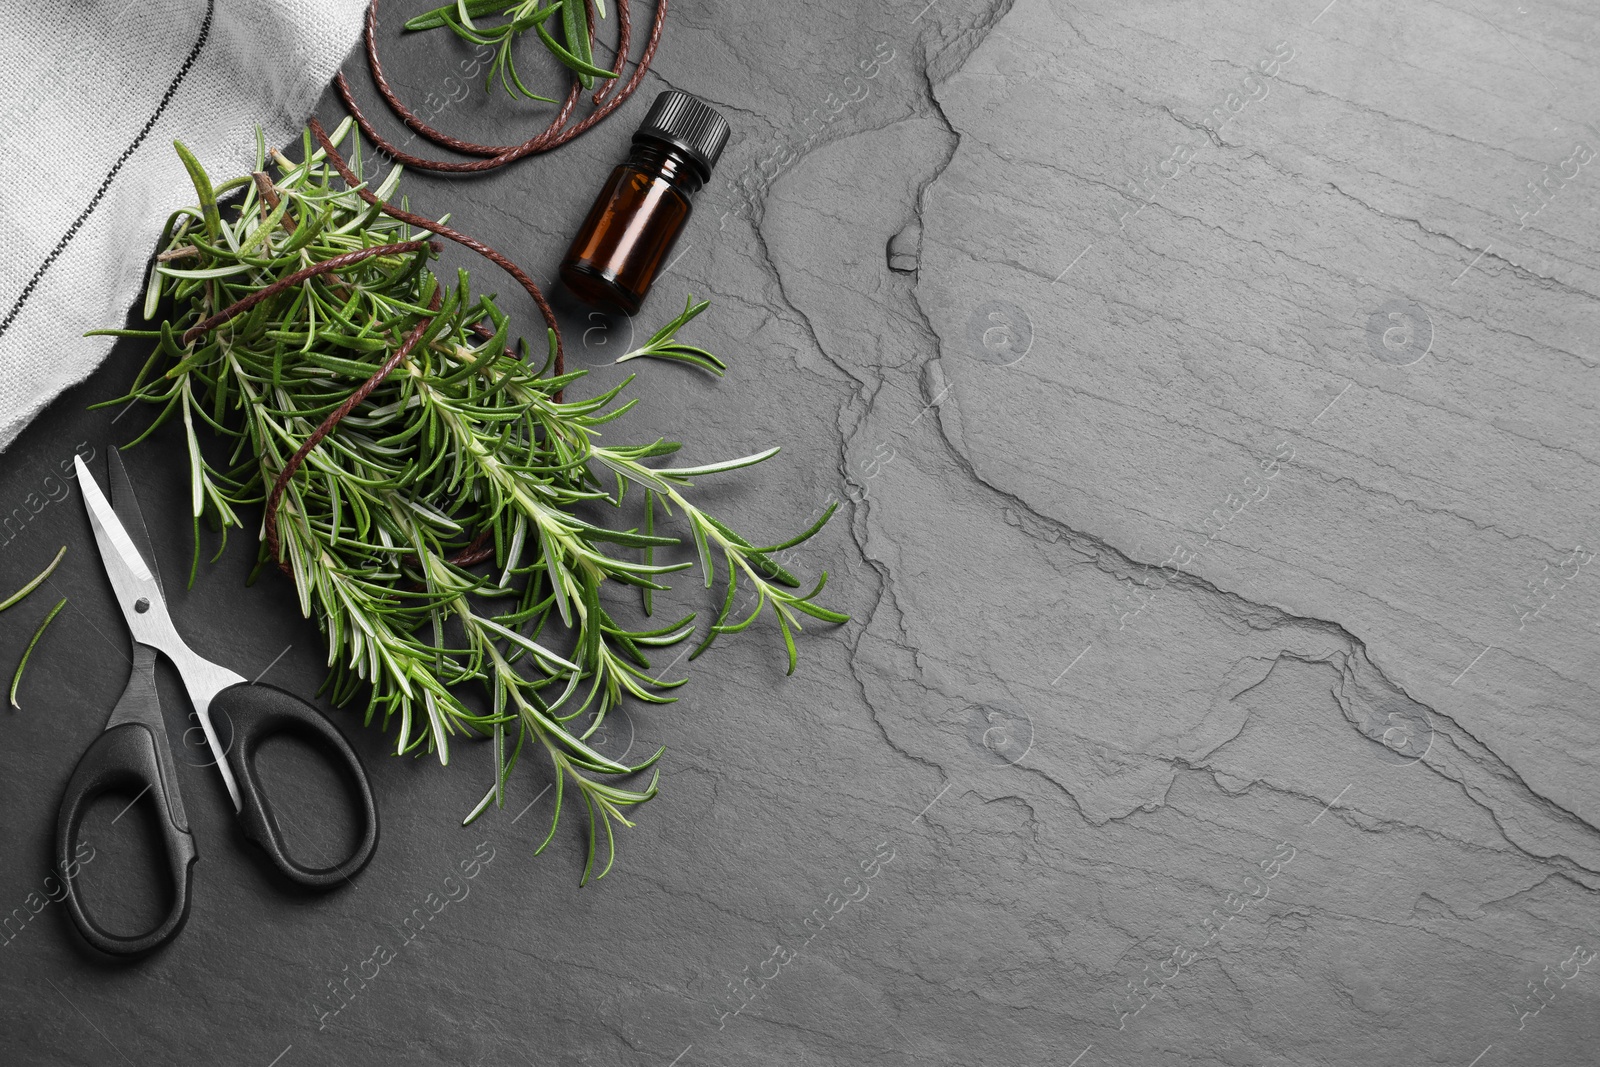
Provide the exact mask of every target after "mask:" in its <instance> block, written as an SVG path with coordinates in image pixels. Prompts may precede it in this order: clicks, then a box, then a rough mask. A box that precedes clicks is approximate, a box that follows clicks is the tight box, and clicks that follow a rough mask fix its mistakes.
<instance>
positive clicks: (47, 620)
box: [11, 556, 67, 711]
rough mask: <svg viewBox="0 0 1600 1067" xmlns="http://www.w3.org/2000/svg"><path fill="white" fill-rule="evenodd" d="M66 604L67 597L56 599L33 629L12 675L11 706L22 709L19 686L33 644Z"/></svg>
mask: <svg viewBox="0 0 1600 1067" xmlns="http://www.w3.org/2000/svg"><path fill="white" fill-rule="evenodd" d="M60 558H61V557H60V556H57V557H56V559H57V560H59V559H60ZM66 606H67V598H66V597H62V598H61V599H60V600H58V601H56V606H55V607H53V608H51V609H50V614H48V615H46V616H45V617H44V622H41V623H40V624H39V628H38V629H37V630H35V631H33V640H32V641H29V642H28V647H27V648H26V649H24V650H23V653H22V661H21V662H20V663H18V664H17V673H15V674H13V675H12V676H11V706H12V707H13V708H16V709H17V710H18V711H21V710H22V705H21V704H18V703H17V687H18V686H20V685H21V684H22V671H23V669H24V668H25V667H27V665H28V657H29V656H31V655H33V646H34V645H37V644H38V643H39V638H41V637H43V636H44V631H45V627H47V626H49V625H50V622H51V620H52V619H54V618H55V617H56V616H57V615H59V614H60V613H61V609H62V608H64V607H66Z"/></svg>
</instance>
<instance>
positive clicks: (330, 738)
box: [211, 682, 378, 889]
mask: <svg viewBox="0 0 1600 1067" xmlns="http://www.w3.org/2000/svg"><path fill="white" fill-rule="evenodd" d="M211 709H212V711H213V712H215V711H221V712H222V713H223V714H225V715H227V716H228V718H229V719H230V720H232V722H233V744H232V746H231V747H230V748H229V749H228V766H229V767H230V768H232V770H233V777H234V780H235V781H236V782H237V783H238V785H239V801H240V803H241V804H242V805H243V806H242V807H241V808H240V810H239V822H240V823H241V825H242V826H243V828H244V836H245V837H247V838H249V839H250V840H251V841H254V842H255V843H256V844H258V845H260V846H261V849H262V851H263V852H265V853H266V854H267V858H268V859H270V860H272V864H273V866H275V867H277V868H278V870H280V871H282V872H283V874H284V875H285V876H286V877H288V878H289V879H290V880H291V881H293V882H297V883H299V884H300V885H303V886H306V887H308V888H311V889H332V888H334V887H336V886H339V885H342V884H343V883H345V882H347V881H348V880H349V879H350V878H351V877H353V876H354V875H355V874H356V873H357V872H358V871H360V870H361V868H363V867H365V866H366V865H367V861H368V860H370V859H372V854H373V852H375V851H376V850H377V848H378V808H377V805H376V804H374V803H373V800H372V785H371V783H369V782H368V781H367V772H366V770H365V769H364V768H363V767H362V766H361V760H360V759H359V758H358V757H357V756H356V752H355V749H353V748H351V747H350V742H348V741H346V740H345V739H344V734H342V733H340V732H339V728H338V727H336V726H334V725H333V723H331V722H329V721H328V720H327V718H326V717H325V716H324V715H323V714H322V713H321V712H320V711H318V710H317V709H316V708H314V707H312V706H311V705H310V704H308V703H306V702H305V701H304V700H301V699H300V698H299V697H297V696H295V695H294V694H293V693H287V692H284V691H283V690H282V689H279V688H277V687H276V686H270V685H257V684H253V683H249V682H243V683H240V684H239V685H235V686H230V687H229V688H227V689H224V690H223V691H222V692H220V693H218V694H217V695H216V697H214V698H213V699H212V701H211ZM280 733H291V734H297V735H299V736H300V737H302V738H305V739H306V740H308V741H311V742H313V743H316V744H319V745H320V747H323V748H328V749H332V750H333V752H334V754H335V755H337V756H338V757H339V759H338V760H337V761H336V762H342V763H343V764H344V769H345V772H346V773H347V774H348V776H349V777H350V779H351V781H352V783H353V784H354V785H355V787H356V794H357V797H358V803H357V808H358V811H357V815H358V816H359V817H360V819H361V841H360V843H358V844H357V845H356V848H355V851H354V852H352V853H351V854H350V855H349V856H348V857H347V858H345V859H344V860H343V861H341V862H339V863H336V864H334V865H333V866H331V867H306V866H304V865H302V864H300V863H297V862H295V859H294V857H292V856H290V855H289V850H288V849H287V848H286V847H285V845H284V843H283V831H282V830H280V829H279V828H278V820H277V819H276V818H275V817H274V816H273V814H272V808H271V807H270V806H269V805H268V803H267V796H266V793H264V792H263V791H262V788H261V778H260V776H259V775H257V774H256V751H257V749H258V748H259V747H260V745H261V742H263V741H265V740H266V739H267V738H269V737H272V736H274V735H275V734H280Z"/></svg>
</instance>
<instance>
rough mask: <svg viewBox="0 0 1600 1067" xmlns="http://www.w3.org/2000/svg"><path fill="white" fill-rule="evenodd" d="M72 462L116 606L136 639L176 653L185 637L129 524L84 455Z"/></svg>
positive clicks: (181, 646) (75, 457) (76, 457)
mask: <svg viewBox="0 0 1600 1067" xmlns="http://www.w3.org/2000/svg"><path fill="white" fill-rule="evenodd" d="M73 463H74V464H76V466H77V469H78V484H79V485H80V486H81V487H82V488H83V503H84V506H85V507H86V508H87V509H88V511H89V525H90V526H91V527H92V528H93V529H94V539H95V544H96V545H97V546H99V549H100V560H101V562H103V563H104V564H105V567H106V575H107V576H108V577H110V579H111V588H112V589H113V590H114V591H115V592H116V594H117V606H118V607H119V608H121V609H122V617H123V618H124V619H126V620H127V622H128V629H129V630H130V631H132V633H133V639H134V640H135V641H138V642H139V643H140V644H145V645H149V646H150V647H151V648H154V649H159V650H160V651H162V652H165V653H167V654H168V655H169V656H170V655H173V654H174V651H175V650H176V649H180V648H183V647H184V644H183V639H182V638H181V637H179V636H178V632H177V631H176V630H174V629H173V627H172V619H171V618H170V617H169V616H168V615H167V607H166V599H165V598H164V597H163V596H162V595H161V585H160V583H158V582H157V581H156V577H155V572H154V571H152V570H151V569H150V565H149V564H148V563H146V562H145V559H144V557H143V556H142V555H140V553H139V550H138V549H137V548H135V547H134V545H133V538H131V537H130V536H128V531H127V528H126V527H124V526H123V525H122V520H121V519H119V518H118V517H117V513H116V511H115V510H113V509H112V507H111V503H110V501H108V500H106V497H105V494H104V493H102V492H101V491H100V483H99V482H97V481H95V479H94V475H92V474H90V473H89V468H88V467H87V466H85V465H84V462H83V459H82V457H80V456H74V457H73ZM141 603H142V604H143V608H142V609H141V608H140V606H139V605H140V604H141Z"/></svg>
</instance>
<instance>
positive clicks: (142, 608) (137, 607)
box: [133, 597, 150, 615]
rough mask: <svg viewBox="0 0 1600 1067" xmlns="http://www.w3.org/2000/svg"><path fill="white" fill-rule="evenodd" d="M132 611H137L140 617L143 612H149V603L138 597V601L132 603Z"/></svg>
mask: <svg viewBox="0 0 1600 1067" xmlns="http://www.w3.org/2000/svg"><path fill="white" fill-rule="evenodd" d="M133 610H134V611H137V612H138V613H139V614H140V615H143V614H144V613H145V612H147V611H149V610H150V601H148V600H146V599H145V598H144V597H140V598H139V599H138V600H135V601H134V602H133Z"/></svg>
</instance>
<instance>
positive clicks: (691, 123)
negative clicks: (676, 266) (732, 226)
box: [561, 89, 728, 315]
mask: <svg viewBox="0 0 1600 1067" xmlns="http://www.w3.org/2000/svg"><path fill="white" fill-rule="evenodd" d="M727 143H728V123H727V121H726V120H725V119H723V117H722V116H721V115H719V114H717V113H716V112H715V111H713V110H712V109H711V108H710V107H708V106H707V105H706V104H705V102H704V101H702V100H700V99H699V98H697V97H694V96H690V95H689V94H688V93H684V92H679V91H677V90H675V89H674V90H670V91H668V92H664V93H662V94H661V95H660V96H658V97H656V101H655V103H654V104H652V105H651V106H650V112H649V114H647V115H646V116H645V119H644V122H643V123H641V124H640V126H639V129H638V132H636V133H635V134H634V135H633V150H632V151H631V152H630V153H629V154H628V159H627V161H626V162H625V163H623V164H622V165H621V166H619V167H617V169H616V170H614V171H612V172H611V177H610V178H608V179H607V180H606V184H605V187H604V188H602V189H601V190H600V195H599V196H598V197H597V198H596V199H595V202H594V206H593V207H591V208H590V209H589V216H588V217H587V218H586V219H584V220H583V226H582V227H581V228H580V229H579V230H578V235H577V236H576V237H574V238H573V239H572V247H571V248H569V249H567V254H566V256H565V258H563V259H562V261H561V280H562V282H564V283H565V284H566V286H567V288H568V289H570V290H571V291H572V292H573V294H574V295H575V296H577V297H578V299H580V300H582V301H583V302H584V303H586V304H592V305H594V306H596V307H601V308H605V309H607V310H610V311H621V312H624V313H625V314H628V315H634V314H637V313H638V311H639V307H640V305H641V304H643V303H644V297H645V294H646V293H648V292H649V291H650V285H651V283H652V282H654V281H655V280H656V275H657V274H659V273H660V271H661V268H662V266H663V265H664V264H665V263H666V262H667V257H668V256H669V255H670V254H671V253H672V246H673V245H674V244H676V243H677V240H678V234H679V233H681V232H682V231H683V226H684V223H685V222H687V221H688V220H689V215H690V213H691V212H692V211H693V210H694V207H693V204H692V203H691V201H692V199H693V197H694V194H695V193H697V192H699V191H700V187H701V186H703V185H704V184H705V183H706V182H708V181H710V180H711V168H712V167H714V166H716V163H717V157H718V156H720V155H721V154H722V149H723V146H725V145H726V144H727Z"/></svg>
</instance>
